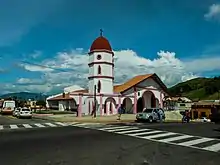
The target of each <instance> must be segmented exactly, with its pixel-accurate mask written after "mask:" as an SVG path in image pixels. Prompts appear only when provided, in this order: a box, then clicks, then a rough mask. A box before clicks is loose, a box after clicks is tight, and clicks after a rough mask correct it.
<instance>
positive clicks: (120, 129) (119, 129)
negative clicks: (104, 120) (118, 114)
mask: <svg viewBox="0 0 220 165" xmlns="http://www.w3.org/2000/svg"><path fill="white" fill-rule="evenodd" d="M133 129H136V128H132V127H131V128H117V129H108V130H106V131H109V132H116V131H125V130H133Z"/></svg>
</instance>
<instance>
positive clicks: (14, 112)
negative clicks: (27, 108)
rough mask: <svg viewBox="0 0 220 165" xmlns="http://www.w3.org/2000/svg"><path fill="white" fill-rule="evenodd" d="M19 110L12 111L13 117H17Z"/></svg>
mask: <svg viewBox="0 0 220 165" xmlns="http://www.w3.org/2000/svg"><path fill="white" fill-rule="evenodd" d="M20 109H21V108H15V110H14V111H13V114H12V115H13V116H14V117H17V116H18V112H19V111H20Z"/></svg>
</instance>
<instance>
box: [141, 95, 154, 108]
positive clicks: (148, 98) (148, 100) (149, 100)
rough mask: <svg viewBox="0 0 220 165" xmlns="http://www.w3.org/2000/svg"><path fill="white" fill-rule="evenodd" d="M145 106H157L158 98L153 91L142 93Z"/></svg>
mask: <svg viewBox="0 0 220 165" xmlns="http://www.w3.org/2000/svg"><path fill="white" fill-rule="evenodd" d="M142 97H143V102H144V108H156V98H155V95H154V93H153V92H151V91H146V92H144V93H143V95H142Z"/></svg>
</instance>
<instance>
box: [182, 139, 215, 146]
mask: <svg viewBox="0 0 220 165" xmlns="http://www.w3.org/2000/svg"><path fill="white" fill-rule="evenodd" d="M212 140H213V139H210V138H201V139H196V140H190V141H187V142H183V143H178V145H181V146H192V145H196V144H200V143H204V142H208V141H212Z"/></svg>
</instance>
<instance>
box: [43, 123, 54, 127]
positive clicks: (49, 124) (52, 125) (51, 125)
mask: <svg viewBox="0 0 220 165" xmlns="http://www.w3.org/2000/svg"><path fill="white" fill-rule="evenodd" d="M44 124H46V125H48V126H50V127H57V125H55V124H52V123H44Z"/></svg>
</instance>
